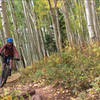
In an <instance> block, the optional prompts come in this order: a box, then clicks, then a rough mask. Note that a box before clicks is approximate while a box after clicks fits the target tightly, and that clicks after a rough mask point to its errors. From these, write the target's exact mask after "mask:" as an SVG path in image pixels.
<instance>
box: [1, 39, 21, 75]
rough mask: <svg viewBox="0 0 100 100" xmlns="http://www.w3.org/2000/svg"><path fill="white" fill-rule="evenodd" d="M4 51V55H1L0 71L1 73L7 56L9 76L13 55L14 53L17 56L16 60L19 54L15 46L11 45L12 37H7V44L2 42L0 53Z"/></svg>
mask: <svg viewBox="0 0 100 100" xmlns="http://www.w3.org/2000/svg"><path fill="white" fill-rule="evenodd" d="M3 51H4V55H3V65H2V73H3V71H4V70H3V67H4V65H5V63H6V62H7V58H8V57H10V61H9V63H10V66H9V74H8V75H9V76H11V69H12V60H13V57H14V54H15V55H16V57H17V60H18V61H19V60H20V59H19V54H18V52H17V50H16V47H15V46H14V45H13V39H12V38H8V39H7V44H4V45H3V46H2V48H1V49H0V55H1V53H2V52H3Z"/></svg>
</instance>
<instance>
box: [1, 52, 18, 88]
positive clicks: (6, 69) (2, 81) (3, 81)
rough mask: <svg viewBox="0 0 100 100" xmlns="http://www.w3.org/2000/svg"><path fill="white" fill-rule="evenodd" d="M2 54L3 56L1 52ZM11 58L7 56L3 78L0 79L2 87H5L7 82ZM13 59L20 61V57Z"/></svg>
mask: <svg viewBox="0 0 100 100" xmlns="http://www.w3.org/2000/svg"><path fill="white" fill-rule="evenodd" d="M0 56H2V57H3V54H1V55H0ZM10 59H11V58H10V57H8V58H7V62H6V63H5V65H4V71H3V72H2V75H1V80H0V87H3V86H4V84H5V83H6V81H7V78H8V74H9V66H10V64H9V60H10ZM13 59H14V60H17V61H18V59H16V58H13Z"/></svg>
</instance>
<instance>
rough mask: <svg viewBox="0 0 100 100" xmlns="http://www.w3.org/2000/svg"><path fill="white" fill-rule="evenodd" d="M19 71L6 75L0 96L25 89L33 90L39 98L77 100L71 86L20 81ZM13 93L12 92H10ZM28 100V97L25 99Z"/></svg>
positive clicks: (44, 99)
mask: <svg viewBox="0 0 100 100" xmlns="http://www.w3.org/2000/svg"><path fill="white" fill-rule="evenodd" d="M20 76H21V74H20V73H17V74H13V75H12V76H10V77H8V80H7V83H6V84H5V85H4V87H2V88H0V96H1V97H4V96H5V95H7V94H9V93H13V92H14V91H17V92H18V95H21V94H22V93H24V92H26V91H27V90H35V92H36V93H37V94H39V96H40V99H41V100H77V95H75V94H74V93H73V92H72V89H71V88H67V87H66V88H65V89H63V87H62V86H61V85H60V84H59V83H56V84H55V86H54V85H47V86H44V87H41V86H40V85H39V84H40V83H35V82H31V83H26V84H22V83H20V81H19V80H20ZM12 95H13V94H12ZM25 100H29V99H27V98H26V99H25Z"/></svg>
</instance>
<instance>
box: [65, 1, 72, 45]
mask: <svg viewBox="0 0 100 100" xmlns="http://www.w3.org/2000/svg"><path fill="white" fill-rule="evenodd" d="M63 3H64V4H63V12H64V18H65V24H66V31H67V37H68V41H69V44H70V45H71V46H72V45H73V36H72V34H73V33H72V29H71V24H70V19H69V14H68V9H67V3H66V0H63Z"/></svg>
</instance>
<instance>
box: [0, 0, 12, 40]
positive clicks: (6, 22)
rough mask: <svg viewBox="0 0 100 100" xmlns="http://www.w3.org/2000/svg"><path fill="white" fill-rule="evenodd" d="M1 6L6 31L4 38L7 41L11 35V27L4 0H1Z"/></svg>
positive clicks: (3, 25)
mask: <svg viewBox="0 0 100 100" xmlns="http://www.w3.org/2000/svg"><path fill="white" fill-rule="evenodd" d="M0 8H1V19H2V27H3V31H4V39H5V41H6V39H7V38H9V37H11V35H10V29H9V24H8V19H7V13H6V6H5V2H4V0H0Z"/></svg>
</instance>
